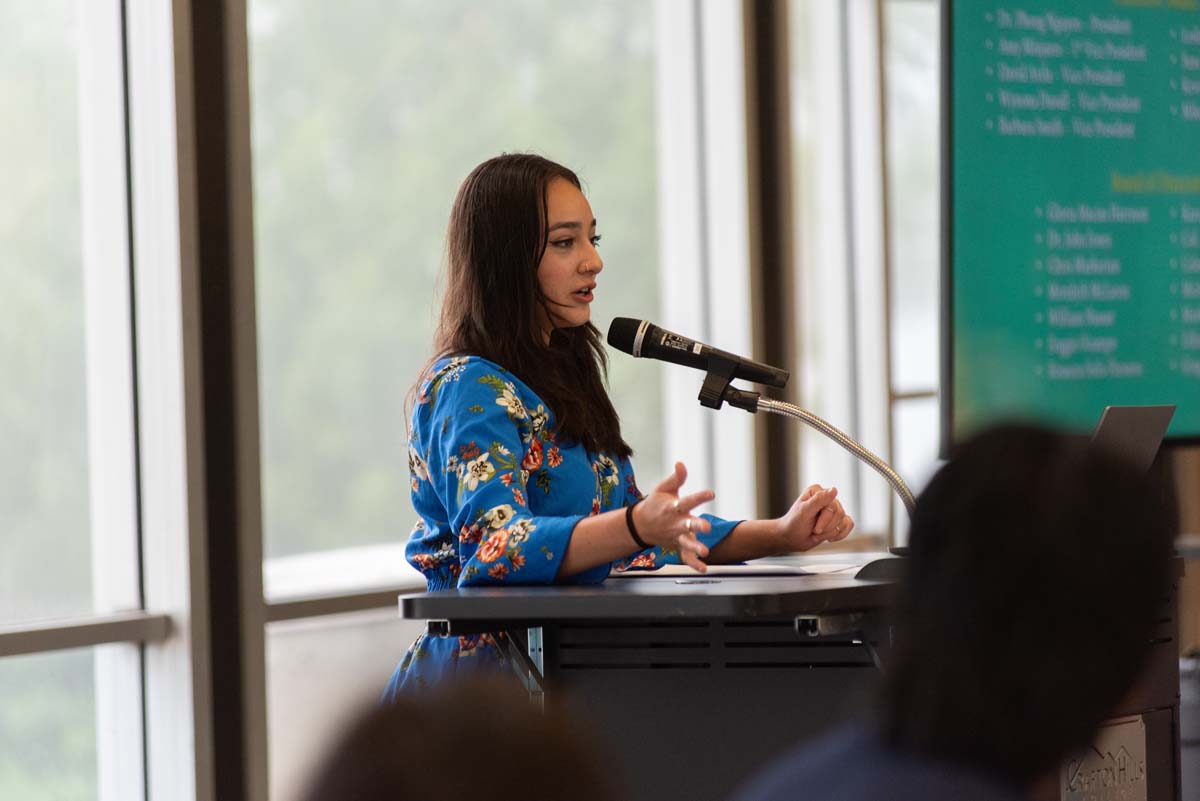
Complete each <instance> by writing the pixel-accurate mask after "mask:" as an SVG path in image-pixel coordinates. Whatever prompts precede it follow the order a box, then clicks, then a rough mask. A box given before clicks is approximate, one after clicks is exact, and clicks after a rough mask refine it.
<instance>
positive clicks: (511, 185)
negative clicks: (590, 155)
mask: <svg viewBox="0 0 1200 801" xmlns="http://www.w3.org/2000/svg"><path fill="white" fill-rule="evenodd" d="M557 178H561V179H563V180H566V181H570V182H571V184H572V185H574V186H575V187H576V188H577V189H578V188H580V185H579V178H578V176H576V175H575V173H574V172H572V171H571V170H569V169H567V168H566V167H564V166H562V165H561V164H556V163H555V162H553V161H550V160H549V159H546V158H542V157H541V156H536V155H532V154H523V153H515V154H504V155H501V156H496V157H495V158H491V159H488V160H487V161H485V162H483V163H482V164H480V165H479V166H478V167H476V168H475V169H474V170H472V171H471V174H470V175H468V176H467V178H466V180H465V181H463V183H462V186H461V187H459V190H458V195H457V197H455V199H454V207H453V208H452V210H451V212H450V225H449V228H448V229H447V231H446V284H445V294H444V296H443V298H442V311H441V314H440V315H439V317H438V323H437V329H436V333H435V334H434V340H433V348H434V356H433V359H432V360H431V363H432V361H436V360H437V359H439V358H441V357H443V356H450V355H464V356H480V357H482V358H484V359H487V360H488V361H491V362H495V363H496V364H498V365H500V366H501V367H503V368H505V369H506V370H508V371H509V372H511V373H512V374H513V375H515V376H517V378H519V379H521V380H522V381H523V382H525V384H527V385H528V386H529V388H530V389H532V390H533V391H534V392H536V393H537V394H538V396H539V397H541V399H542V400H543V401H545V402H546V404H547V405H548V406H549V408H550V411H552V412H553V414H554V419H555V431H556V433H557V434H558V435H559V436H561V437H563V438H564V439H566V440H568V441H571V442H577V443H580V444H582V445H583V446H584V447H585V448H587V449H588V450H589V451H592V452H593V453H598V452H604V453H607V454H610V455H613V456H617V457H624V456H629V455H630V454H631V453H632V449H631V448H630V447H629V445H628V444H627V443H626V442H625V440H624V439H623V438H622V437H621V421H620V419H619V418H618V416H617V412H616V409H614V408H613V405H612V401H611V400H609V397H608V392H607V391H606V389H605V383H606V380H607V377H608V359H607V357H606V355H605V353H604V344H603V342H602V340H601V338H600V332H599V331H598V330H597V329H596V327H595V326H594V325H592V324H591V323H590V322H589V323H586V324H584V325H581V326H575V327H571V328H557V327H556V328H555V330H554V331H553V332H552V334H551V336H550V341H549V343H547V342H546V340H545V337H544V335H543V333H542V327H541V325H542V323H541V321H542V320H544V319H550V320H554V315H552V314H551V313H550V301H549V300H548V299H547V298H546V296H545V295H544V294H543V293H542V290H541V287H540V285H539V284H538V278H537V269H538V264H539V263H540V262H541V260H542V255H543V254H544V253H545V252H546V235H547V234H546V227H547V225H549V223H548V222H547V217H548V215H549V212H548V209H547V200H546V190H547V187H548V186H549V185H550V183H551V182H552V181H553V180H555V179H557ZM427 367H428V366H427ZM426 371H427V370H423V371H422V377H421V378H420V379H418V381H421V380H423V379H424V373H425V372H426Z"/></svg>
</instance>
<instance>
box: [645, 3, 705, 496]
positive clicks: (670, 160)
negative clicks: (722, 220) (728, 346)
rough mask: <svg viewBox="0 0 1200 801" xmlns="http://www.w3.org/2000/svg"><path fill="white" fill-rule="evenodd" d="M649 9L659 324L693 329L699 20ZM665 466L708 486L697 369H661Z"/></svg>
mask: <svg viewBox="0 0 1200 801" xmlns="http://www.w3.org/2000/svg"><path fill="white" fill-rule="evenodd" d="M654 14H655V26H654V28H655V47H654V50H655V56H656V58H655V105H654V107H655V123H656V124H655V134H656V145H655V164H656V167H657V185H658V227H659V236H658V248H659V263H660V265H661V269H660V271H659V287H660V293H659V297H660V298H661V299H662V301H661V302H662V308H661V314H662V324H663V325H664V326H665V327H666V328H669V329H673V330H676V331H679V332H680V333H684V334H688V333H696V336H700V334H699V333H698V329H697V325H698V323H699V322H700V321H699V320H698V318H699V317H701V315H698V314H697V310H698V309H702V308H704V306H703V305H702V303H703V296H702V294H701V292H702V287H703V282H702V278H703V273H702V271H701V265H702V263H703V252H704V250H703V249H704V242H703V237H704V231H703V223H702V220H703V203H702V202H701V200H700V196H701V192H702V190H703V187H702V177H701V175H700V170H699V166H698V165H699V164H700V160H701V159H702V158H703V155H702V153H701V150H700V137H699V135H698V133H697V130H696V128H697V125H698V124H699V122H700V119H701V112H700V110H699V104H700V100H699V93H700V91H701V89H700V86H699V80H698V76H697V75H696V70H695V65H696V61H697V59H698V58H699V56H698V54H697V53H696V48H697V47H698V44H699V42H698V37H697V35H696V31H697V29H698V25H699V22H698V20H697V19H696V16H697V9H696V5H695V3H693V2H682V3H676V2H671V0H656V2H655V4H654ZM661 374H662V382H663V383H662V390H663V392H662V421H663V454H664V462H665V464H663V465H662V466H661V467H662V469H663V471H665V470H668V469H670V466H671V464H673V463H674V462H675V461H676V460H678V461H682V462H684V463H685V464H687V465H688V466H689V467H690V468H691V473H690V475H689V484H691V485H693V486H710V481H711V474H709V473H708V472H707V467H708V465H709V461H710V455H709V452H710V449H709V447H708V444H709V443H708V439H707V438H706V437H705V436H700V435H699V433H698V432H701V431H703V430H704V428H705V427H706V426H707V420H706V418H705V417H704V416H703V414H702V412H703V411H704V410H703V409H702V407H701V406H700V405H699V404H698V403H696V402H695V398H696V394H697V392H698V391H699V382H698V381H697V374H696V373H694V372H692V371H690V370H685V369H680V368H672V367H664V368H663V370H662V373H661Z"/></svg>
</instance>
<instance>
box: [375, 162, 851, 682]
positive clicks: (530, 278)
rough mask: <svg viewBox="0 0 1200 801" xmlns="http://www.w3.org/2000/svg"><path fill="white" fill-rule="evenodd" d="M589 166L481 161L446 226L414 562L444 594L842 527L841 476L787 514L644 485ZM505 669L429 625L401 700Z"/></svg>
mask: <svg viewBox="0 0 1200 801" xmlns="http://www.w3.org/2000/svg"><path fill="white" fill-rule="evenodd" d="M599 243H600V236H599V235H598V234H597V233H596V219H595V217H594V216H593V214H592V209H591V206H590V205H589V204H588V201H587V199H586V198H585V197H584V195H583V192H582V191H581V190H580V184H579V179H578V178H577V177H576V175H575V173H573V172H572V171H571V170H569V169H567V168H566V167H563V166H561V165H559V164H556V163H554V162H552V161H549V160H547V159H544V158H541V157H540V156H535V155H523V154H514V155H502V156H498V157H496V158H493V159H489V160H488V161H486V162H484V163H483V164H480V165H479V166H478V167H476V168H475V169H474V170H473V171H472V172H471V174H470V175H468V176H467V178H466V180H465V181H464V182H463V184H462V186H461V187H460V188H459V191H458V195H457V197H456V198H455V201H454V206H453V209H452V211H451V214H450V224H449V229H448V231H447V236H446V256H447V259H446V261H447V266H446V269H447V273H446V279H445V297H444V299H443V302H442V310H441V315H440V317H439V319H438V323H437V330H436V334H435V338H434V353H435V354H436V355H435V356H434V358H433V360H432V361H431V362H430V363H429V364H428V365H427V366H426V368H425V369H424V370H423V371H422V374H421V376H420V378H419V379H418V382H417V384H416V386H415V387H414V397H413V403H412V416H411V419H410V423H409V471H410V473H411V491H412V500H413V506H414V507H415V509H416V511H417V514H418V515H419V519H418V520H417V523H416V527H415V528H414V530H413V532H412V536H411V539H410V540H409V543H408V546H407V550H406V555H407V558H408V560H409V561H410V562H411V563H412V564H413V565H414V566H415V567H416V568H417V569H419V570H420V571H421V572H422V573H424V574H425V576H426V578H427V580H428V582H429V589H430V590H431V591H433V590H440V589H446V588H450V587H467V586H479V585H502V584H554V583H564V584H572V583H573V584H597V583H599V582H602V581H604V579H605V577H606V576H608V574H609V571H610V570H612V569H614V568H615V569H617V570H625V569H650V568H655V567H658V566H660V565H664V564H668V563H676V564H678V563H680V562H683V563H685V564H688V565H691V566H692V567H694V568H695V569H696V570H699V571H701V572H703V571H704V570H705V563H706V562H708V563H721V562H737V561H743V560H746V559H753V558H756V557H760V556H767V555H772V554H782V553H790V552H794V551H805V550H808V549H810V548H812V547H814V546H816V545H818V544H820V543H822V542H827V541H834V540H840V539H842V538H844V537H845V536H847V535H848V534H849V533H850V531H851V529H852V528H853V527H854V522H853V520H851V518H850V517H849V516H848V515H847V514H846V513H845V512H844V510H843V509H842V505H841V503H840V502H839V501H838V500H837V490H836V489H832V488H831V489H825V488H823V487H821V486H819V485H814V486H812V487H809V488H808V489H807V490H805V492H804V493H803V494H802V495H801V496H800V497H799V498H798V499H797V500H796V502H795V503H794V504H793V505H792V507H791V509H789V510H788V512H787V514H785V515H783V516H782V517H780V518H778V519H774V520H745V521H726V520H720V519H718V518H715V517H712V516H709V515H697V514H696V509H697V507H698V506H700V505H701V504H703V503H705V502H707V501H710V500H712V498H713V493H712V492H710V491H708V490H702V491H699V492H691V493H686V492H684V489H683V486H684V483H685V481H686V479H687V471H686V469H685V468H684V466H683V464H680V463H676V465H675V470H674V471H673V472H672V473H671V474H670V475H668V476H667V477H666V478H664V479H663V480H662V481H660V482H659V483H658V484H657V486H655V487H654V489H653V490H652V491H651V492H650V493H648V494H645V495H643V494H642V493H641V492H640V491H639V490H638V487H637V484H636V483H635V481H634V476H633V469H632V466H631V465H630V462H629V456H630V454H631V453H632V449H631V448H630V447H629V445H628V443H626V442H625V440H624V439H623V438H622V436H621V425H620V420H619V418H618V416H617V412H616V410H615V409H614V408H613V405H612V402H611V401H610V400H609V397H608V393H607V391H606V390H605V371H606V363H607V362H606V358H605V354H604V346H603V344H602V341H601V338H600V333H599V331H598V330H597V329H596V327H595V326H593V325H592V323H591V303H592V296H593V292H594V291H595V290H596V287H597V281H598V278H599V275H600V272H601V270H603V269H604V262H603V260H602V259H601V258H600V253H599V251H598V245H599ZM500 664H502V657H501V654H500V650H499V648H498V646H497V643H496V641H495V639H494V637H493V636H492V635H489V634H482V635H475V636H470V637H457V638H455V637H430V636H426V635H423V636H422V637H420V638H419V639H418V640H417V641H416V643H414V644H413V646H412V648H410V649H409V651H408V653H407V654H406V655H405V657H404V659H403V661H402V662H401V663H400V666H399V667H398V668H397V669H396V672H395V674H393V676H392V679H391V681H390V682H389V684H388V688H387V691H386V692H385V698H389V697H394V696H395V694H396V693H398V692H403V691H406V690H409V689H413V688H420V687H421V686H423V685H427V684H430V683H433V682H439V681H443V680H445V679H448V678H451V677H452V676H453V675H454V674H455V673H457V672H458V671H473V670H476V669H487V668H490V667H496V666H499V665H500Z"/></svg>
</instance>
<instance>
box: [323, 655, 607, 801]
mask: <svg viewBox="0 0 1200 801" xmlns="http://www.w3.org/2000/svg"><path fill="white" fill-rule="evenodd" d="M604 764H605V762H604V761H603V756H602V755H601V754H600V752H599V751H598V749H597V747H596V744H595V743H593V742H592V738H590V737H588V736H586V734H585V733H583V732H581V731H580V730H579V726H578V724H577V723H575V722H574V720H573V719H572V718H571V717H570V716H569V715H568V714H567V713H566V712H565V711H564V710H561V709H558V708H556V707H554V706H551V705H549V704H548V705H547V707H546V709H545V711H542V710H540V709H537V708H535V707H534V706H533V705H532V704H531V703H530V700H529V697H528V694H526V693H525V692H524V691H523V690H520V689H519V688H518V687H517V686H516V685H515V683H514V682H501V681H499V680H495V679H493V680H489V681H478V682H476V681H471V682H458V683H452V684H449V685H447V686H445V687H439V688H436V689H433V690H431V691H430V692H428V693H426V694H423V695H421V696H419V697H414V696H401V697H399V698H398V699H397V700H396V701H395V702H393V703H389V704H386V705H381V706H377V707H373V708H371V709H369V710H367V711H366V712H365V713H364V714H363V715H362V717H360V718H359V719H358V720H356V721H355V722H354V723H352V724H351V726H350V727H349V729H348V730H347V731H346V732H345V733H344V734H343V735H342V737H341V738H340V739H339V740H338V741H337V743H336V744H335V745H334V747H333V749H332V751H331V752H330V753H329V754H328V756H327V757H326V758H325V760H324V761H323V762H322V763H321V765H320V767H319V768H318V770H317V772H316V773H315V774H314V778H313V780H312V781H311V782H310V783H309V785H308V787H307V790H306V792H304V793H303V794H302V795H301V798H302V799H303V801H434V799H439V800H440V801H560V799H561V800H564V801H565V799H571V800H572V801H613V799H615V797H616V796H615V795H614V793H613V790H612V789H611V782H610V781H609V778H608V775H607V774H606V772H605V771H604Z"/></svg>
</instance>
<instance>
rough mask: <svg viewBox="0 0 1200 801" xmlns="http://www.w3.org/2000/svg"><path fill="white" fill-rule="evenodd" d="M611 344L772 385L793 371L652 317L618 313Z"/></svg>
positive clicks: (782, 383)
mask: <svg viewBox="0 0 1200 801" xmlns="http://www.w3.org/2000/svg"><path fill="white" fill-rule="evenodd" d="M608 344H609V345H611V346H613V347H614V348H616V349H617V350H620V351H624V352H625V353H628V354H629V355H630V356H633V357H635V358H647V359H658V360H659V361H664V362H671V363H672V364H682V365H683V366H684V367H694V368H696V369H697V370H704V371H707V372H712V371H713V370H714V369H721V370H722V371H723V372H726V371H728V372H729V373H730V375H729V378H740V379H742V380H743V381H753V382H754V383H756V384H766V385H767V386H769V387H782V386H786V385H787V382H788V379H789V378H791V376H792V374H791V373H790V372H788V371H787V370H781V369H779V368H778V367H772V366H771V365H769V364H762V363H761V362H756V361H754V360H753V359H747V358H744V357H742V356H737V355H735V354H732V353H727V352H726V351H723V350H719V349H717V348H713V347H710V346H708V345H705V344H704V343H702V342H696V341H695V340H692V339H688V338H687V337H685V336H680V335H679V334H676V333H673V332H671V331H668V330H666V329H665V328H659V327H658V326H657V325H655V324H654V323H652V322H650V321H649V320H635V319H633V318H632V317H615V318H613V321H612V325H610V326H609V327H608Z"/></svg>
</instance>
